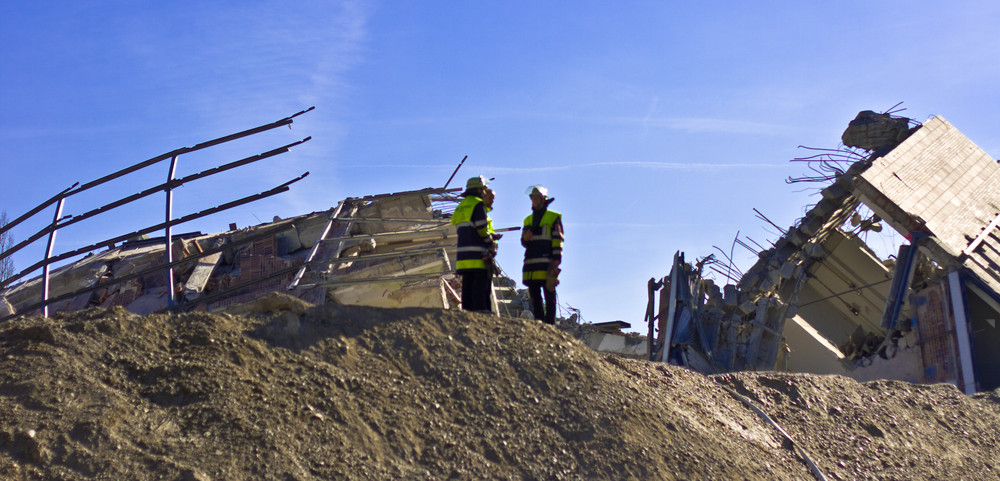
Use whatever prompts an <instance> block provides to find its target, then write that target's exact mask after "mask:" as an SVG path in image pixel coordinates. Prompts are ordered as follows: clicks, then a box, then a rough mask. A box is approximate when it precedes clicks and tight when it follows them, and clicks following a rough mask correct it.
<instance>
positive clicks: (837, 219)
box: [646, 111, 1000, 393]
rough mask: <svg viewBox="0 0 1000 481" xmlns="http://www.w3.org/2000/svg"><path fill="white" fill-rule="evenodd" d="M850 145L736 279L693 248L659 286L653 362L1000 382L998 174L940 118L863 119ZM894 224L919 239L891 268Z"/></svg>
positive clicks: (652, 312) (653, 298)
mask: <svg viewBox="0 0 1000 481" xmlns="http://www.w3.org/2000/svg"><path fill="white" fill-rule="evenodd" d="M911 125H912V126H911ZM842 141H843V144H844V147H843V148H842V149H839V150H838V151H837V154H836V156H830V155H826V154H824V155H821V156H818V157H816V158H813V159H812V160H813V161H816V162H822V163H823V165H822V167H823V169H824V170H823V172H824V173H827V174H828V175H825V176H819V177H817V178H813V179H810V180H817V181H828V182H829V184H828V185H826V187H825V188H823V189H822V192H821V194H822V198H821V200H820V201H819V202H818V203H816V204H815V205H814V206H812V207H811V209H809V210H808V212H807V213H806V215H805V216H804V217H802V218H801V219H800V220H799V221H798V222H797V223H796V224H795V225H793V226H792V227H790V228H789V229H787V230H784V232H783V235H781V237H780V238H779V239H778V240H777V241H775V242H774V243H773V246H771V247H770V248H768V249H764V250H762V251H760V252H759V258H758V260H757V262H756V263H755V264H754V265H753V266H752V267H751V268H750V269H749V270H748V271H747V272H746V273H745V274H743V275H742V277H740V278H739V280H738V282H736V283H735V284H729V285H725V286H723V287H720V286H718V285H716V284H715V282H714V281H713V280H712V279H710V278H709V277H710V276H709V275H708V272H706V270H707V266H708V265H710V264H711V263H712V262H713V256H708V257H706V258H702V259H699V260H697V261H696V262H694V263H688V262H685V257H684V254H683V253H680V252H678V253H677V254H676V255H675V259H674V263H673V266H672V269H671V272H670V274H669V275H667V276H666V277H664V278H662V279H661V280H659V281H657V280H656V279H650V281H649V306H648V309H647V314H646V322H647V323H648V326H649V333H650V336H649V344H650V348H649V352H650V353H651V354H650V359H651V360H656V361H663V362H671V363H674V364H679V365H684V366H688V367H690V368H692V369H694V370H697V371H701V372H704V373H719V372H727V371H739V370H773V369H777V370H788V371H796V372H811V373H819V374H841V375H846V376H849V377H852V378H855V379H858V380H861V381H866V380H872V379H898V380H904V381H909V382H915V383H939V382H946V383H952V384H954V385H956V386H957V387H958V388H959V389H961V390H963V391H964V392H966V393H972V392H976V391H984V390H992V389H996V388H998V387H1000V369H997V368H998V367H1000V366H998V364H1000V358H997V356H996V352H998V350H1000V330H998V329H997V319H1000V269H998V268H1000V232H998V231H997V227H998V224H1000V189H998V188H997V186H998V185H1000V165H998V164H997V161H996V160H994V159H993V158H991V157H990V156H989V155H988V154H987V153H986V152H984V151H983V150H982V149H980V148H979V147H978V146H976V145H975V144H974V143H973V142H972V141H971V140H969V139H968V138H966V137H965V136H964V135H963V134H962V133H961V132H959V131H958V129H956V128H955V127H954V126H953V125H951V124H950V123H949V122H948V121H946V120H945V119H944V118H942V117H939V116H938V117H932V118H931V119H929V120H927V121H926V122H924V123H923V124H916V123H915V122H913V121H911V120H910V119H906V118H903V117H896V116H893V115H890V114H877V113H874V112H871V111H865V112H861V113H860V114H859V115H858V117H857V118H856V119H855V120H854V121H852V122H851V123H850V125H849V126H848V128H847V130H846V131H845V132H844V134H843V137H842ZM845 159H846V161H844V160H845ZM835 160H838V161H839V163H838V162H835ZM883 224H884V225H888V226H889V227H891V228H892V229H893V230H894V231H895V232H897V233H898V234H899V235H900V236H902V238H903V239H905V242H904V243H903V244H902V245H900V247H899V249H898V252H897V253H895V255H894V256H887V258H886V259H880V258H879V257H878V255H876V253H875V252H874V251H873V250H872V249H871V248H869V246H868V245H866V244H865V242H864V241H863V238H864V234H863V233H864V232H870V231H878V230H880V229H881V226H882V225H883ZM657 291H659V292H658V294H659V295H658V300H659V302H658V307H655V305H656V303H657V295H656V294H657Z"/></svg>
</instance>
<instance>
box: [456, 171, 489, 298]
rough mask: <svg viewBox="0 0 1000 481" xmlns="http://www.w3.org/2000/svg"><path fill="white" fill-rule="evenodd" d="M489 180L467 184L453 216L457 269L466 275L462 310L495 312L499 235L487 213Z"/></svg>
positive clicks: (463, 284)
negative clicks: (495, 275)
mask: <svg viewBox="0 0 1000 481" xmlns="http://www.w3.org/2000/svg"><path fill="white" fill-rule="evenodd" d="M486 182H487V181H486V178H484V177H482V176H478V177H473V178H471V179H469V180H468V182H466V183H465V192H463V193H462V197H464V199H463V200H462V202H461V203H459V204H458V207H456V208H455V212H454V213H452V214H451V223H452V225H455V226H457V227H458V229H457V231H458V252H457V262H456V263H455V270H456V271H457V272H458V273H459V274H460V275H461V276H462V309H465V310H467V311H479V312H491V311H492V303H491V302H490V294H491V293H492V292H493V289H492V285H491V284H492V282H493V274H494V272H493V269H494V266H495V265H496V264H495V262H494V257H495V256H496V253H497V242H496V241H497V239H498V238H499V235H497V234H495V233H494V232H493V224H492V222H491V221H490V218H489V216H488V215H487V213H488V212H489V211H490V210H492V208H491V207H490V206H489V205H487V202H485V201H484V199H488V200H489V204H492V200H493V196H492V195H491V194H492V191H489V187H488V186H487V184H486Z"/></svg>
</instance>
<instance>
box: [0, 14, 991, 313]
mask: <svg viewBox="0 0 1000 481" xmlns="http://www.w3.org/2000/svg"><path fill="white" fill-rule="evenodd" d="M997 20H1000V4H998V3H996V2H987V1H982V2H961V1H959V2H949V3H947V4H945V2H929V1H907V2H902V1H880V2H871V1H867V2H860V1H848V2H825V3H819V2H775V1H770V2H769V1H764V2H719V1H707V2H683V3H682V2H670V1H662V2H654V1H623V2H597V1H577V2H538V1H530V2H529V1H502V2H501V1H481V2H458V1H450V2H446V1H420V2H414V1H410V2H407V1H395V2H388V1H358V2H336V1H310V0H305V1H298V2H293V3H281V4H278V3H276V2H258V1H240V2H224V1H219V2H194V1H186V0H180V1H175V2H169V3H167V2H155V4H154V2H132V1H104V0H94V1H88V2H46V1H42V2H5V3H4V4H3V5H2V6H0V44H2V45H3V48H0V163H2V166H3V173H4V175H3V179H4V181H5V182H3V185H2V186H0V209H3V210H6V211H7V214H8V216H9V217H17V216H19V215H20V214H22V213H23V212H25V211H27V210H28V209H30V208H31V207H33V206H35V205H37V204H38V203H40V202H42V201H43V200H45V199H47V198H49V197H51V196H52V195H53V194H55V193H57V192H59V191H60V190H62V189H64V188H66V187H69V186H70V185H71V184H72V183H73V182H77V181H80V182H86V181H89V180H93V179H95V178H98V177H100V176H103V175H105V174H108V173H111V172H114V171H116V170H118V169H121V168H124V167H127V166H129V165H131V164H133V163H136V162H139V161H141V160H145V159H147V158H150V157H153V156H155V155H158V154H161V153H165V152H168V151H170V150H173V149H176V148H179V147H185V146H191V145H194V144H196V143H199V142H202V141H205V140H209V139H212V138H215V137H219V136H222V135H225V134H229V133H232V132H236V131H239V130H243V129H246V128H250V127H254V126H257V125H260V124H264V123H268V122H271V121H274V120H278V119H280V118H282V117H285V116H287V115H290V114H292V113H295V112H298V111H300V110H302V109H304V108H307V107H310V106H315V107H316V110H315V111H313V112H310V113H308V114H307V115H304V116H302V117H300V118H298V119H297V120H296V122H295V123H294V124H293V126H292V129H290V130H289V129H284V128H282V129H279V130H276V131H272V132H269V133H267V134H262V135H259V136H255V137H253V138H251V139H247V140H246V141H242V142H238V143H235V144H233V145H228V144H227V145H226V146H225V147H221V148H217V149H211V150H210V151H205V152H203V153H199V154H191V155H189V156H184V157H181V159H180V164H179V167H178V176H183V175H187V174H191V173H195V172H199V171H201V170H204V169H206V168H209V167H212V166H215V165H217V164H220V163H224V162H228V161H232V160H235V159H238V158H241V157H244V156H247V155H251V154H256V153H259V152H263V151H265V150H269V149H271V148H273V147H276V146H278V145H283V144H285V143H289V142H293V141H296V140H299V139H301V138H304V137H306V136H312V137H313V139H312V140H311V141H310V142H308V143H306V144H304V145H302V146H299V147H297V148H295V149H293V150H292V151H291V152H290V153H287V154H284V155H282V156H280V157H278V158H276V159H271V160H267V161H263V162H261V163H259V164H255V165H254V166H251V167H245V168H242V169H238V170H236V171H234V172H230V173H226V174H220V175H218V176H215V177H212V178H210V179H209V180H205V181H200V182H196V183H194V184H189V185H187V186H185V187H183V188H181V189H179V190H178V191H177V192H176V194H175V209H174V212H175V214H176V215H177V216H180V215H184V214H187V213H191V212H195V211H199V210H202V209H204V208H206V207H210V206H214V205H217V204H221V203H224V202H227V201H229V200H232V199H235V198H239V197H243V196H246V195H250V194H255V193H258V192H261V191H264V190H267V189H269V188H271V187H274V186H276V185H278V184H280V183H282V182H285V181H287V180H290V179H292V178H294V177H296V176H298V175H299V174H301V173H303V172H306V171H309V172H310V176H309V177H307V178H306V179H305V180H303V181H301V182H299V183H297V184H295V185H294V186H293V188H292V190H291V191H290V192H288V193H285V194H282V195H280V196H277V197H274V198H271V199H268V200H265V201H261V202H258V203H255V204H251V205H250V206H247V207H244V208H239V209H236V210H233V211H228V212H225V213H221V214H216V215H213V216H211V217H208V218H206V219H203V220H201V221H197V222H193V223H191V224H186V225H183V226H180V227H178V228H177V229H176V230H175V232H187V231H194V230H200V231H202V232H218V231H222V230H225V229H226V228H227V226H228V225H229V223H231V222H235V223H237V224H238V225H240V226H247V225H254V224H258V223H260V222H264V221H269V220H271V218H272V217H273V216H275V215H278V216H282V217H288V216H293V215H297V214H303V213H308V212H313V211H320V210H325V209H327V208H330V207H331V206H334V205H336V203H337V201H339V200H340V199H342V198H344V197H347V196H362V195H368V194H376V193H385V192H394V191H401V190H412V189H419V188H424V187H438V186H441V185H443V184H444V182H445V181H446V180H447V178H448V176H449V175H450V174H451V172H452V170H453V169H454V167H455V166H456V165H457V163H458V161H459V160H461V159H462V157H463V156H465V155H468V156H469V159H468V161H467V162H466V164H465V166H464V167H463V168H462V170H461V171H460V173H459V175H458V176H457V177H458V180H457V181H453V182H457V183H461V181H464V179H465V178H467V177H469V176H473V175H477V174H483V175H486V176H488V177H495V178H496V180H495V181H494V186H495V189H496V190H497V192H498V200H497V205H496V208H495V210H494V212H493V214H492V216H493V218H494V223H495V224H496V225H497V226H515V225H520V223H521V219H523V217H524V216H525V215H526V214H527V213H528V209H529V201H528V198H527V196H526V195H525V193H524V190H525V188H526V187H527V186H528V185H531V184H535V183H541V184H544V185H546V186H548V187H549V189H550V192H551V195H552V196H554V197H555V198H556V199H557V200H556V202H555V203H554V204H553V205H552V208H553V209H555V210H558V211H560V212H562V213H563V215H564V221H565V225H566V236H567V243H566V252H565V261H564V263H563V269H564V274H563V277H562V279H563V280H562V285H561V286H560V296H561V297H560V302H561V304H563V305H564V306H572V307H575V308H578V309H581V311H582V313H583V317H584V319H585V320H586V321H588V322H602V321H610V320H616V319H621V320H624V321H626V322H631V323H632V324H633V327H634V328H635V329H636V330H639V331H643V332H644V331H645V327H644V326H640V325H639V324H640V322H641V320H642V314H643V312H644V309H645V303H646V281H647V280H648V279H649V278H651V277H656V278H659V277H662V276H664V275H666V274H667V273H668V272H669V267H670V262H671V259H672V257H673V254H674V252H675V251H678V250H680V251H684V252H686V254H687V257H688V259H689V260H690V259H694V258H696V257H702V256H705V255H708V254H712V253H716V252H717V251H716V250H715V249H713V246H719V247H722V248H724V249H725V250H728V249H729V247H730V246H731V244H732V241H733V238H734V237H735V236H736V234H737V232H739V233H740V235H741V237H742V236H750V237H751V238H753V239H754V240H756V241H757V242H760V243H762V244H763V243H765V241H767V240H773V239H775V238H776V237H777V233H776V230H775V229H774V228H772V227H770V226H769V225H768V224H767V223H765V222H763V221H762V220H760V219H758V218H757V217H756V214H755V213H754V212H753V209H754V208H756V209H758V210H760V211H761V212H763V213H764V214H765V215H766V216H767V217H768V218H770V219H771V220H773V221H774V222H775V223H777V224H778V225H781V226H788V225H791V224H792V223H794V222H795V221H796V220H797V219H798V218H799V217H800V216H801V215H802V214H803V213H804V211H805V208H806V206H808V205H809V204H812V203H814V202H815V201H816V193H817V191H818V188H819V187H820V186H818V185H813V184H794V185H789V184H786V183H785V179H786V178H788V177H790V176H799V175H803V174H807V173H808V172H807V170H806V168H805V166H804V165H803V164H801V163H791V162H789V160H790V159H792V158H795V157H802V156H806V155H810V154H811V153H810V152H807V151H804V150H803V149H800V148H798V146H799V145H805V146H809V147H821V148H835V147H837V145H838V144H839V142H840V134H841V133H842V132H843V129H844V127H846V125H847V123H848V122H849V121H850V120H851V119H853V118H854V116H855V115H856V114H857V112H858V111H860V110H866V109H870V110H878V111H884V110H886V109H889V108H890V107H892V106H893V105H895V104H897V103H899V102H903V105H902V107H904V108H906V109H907V110H905V111H903V112H902V114H903V115H907V116H910V117H912V118H915V119H917V120H920V121H922V120H925V119H926V118H928V117H929V116H931V115H943V116H944V117H945V118H947V119H948V120H949V121H950V122H952V123H953V124H954V125H956V126H957V127H958V128H959V129H961V130H962V131H963V132H964V133H965V134H966V135H967V136H969V137H970V138H971V139H972V140H973V141H975V142H976V143H978V144H979V145H980V146H981V147H982V148H983V149H985V150H986V151H987V152H989V153H990V154H991V155H993V156H994V157H996V156H998V155H1000V137H998V135H997V132H1000V115H997V114H996V113H995V112H993V110H994V109H993V107H995V106H996V105H1000V101H998V100H1000V99H998V96H1000V94H998V93H997V92H998V89H997V87H996V86H997V84H998V80H1000V63H998V62H997V61H996V59H997V58H1000V42H997V41H996V32H995V26H996V23H997ZM147 170H148V171H149V172H146V173H144V174H142V175H138V176H134V177H129V178H128V180H127V181H122V182H112V183H109V184H107V185H106V186H104V187H102V188H99V189H94V191H92V192H91V193H89V194H87V195H81V196H79V197H73V198H71V201H70V203H68V204H67V206H66V213H67V214H81V213H83V212H85V211H87V210H90V209H91V208H94V207H96V206H98V205H101V204H103V203H106V202H107V201H108V200H110V199H114V198H118V197H121V196H124V195H127V194H131V193H134V192H138V191H139V190H142V189H143V188H145V187H148V186H151V185H155V184H158V183H161V182H163V181H164V180H165V177H166V164H165V163H164V164H163V166H162V168H152V169H147ZM144 172H145V171H144ZM51 215H52V214H51V211H47V212H46V213H45V214H42V215H40V216H39V217H38V218H37V220H35V221H33V222H32V223H28V224H25V226H24V227H23V228H20V229H18V230H17V231H16V232H15V237H17V238H23V237H25V236H27V235H28V234H30V233H32V232H34V231H36V230H38V229H40V228H41V226H42V225H44V224H45V223H47V222H49V221H50V220H51ZM163 215H164V213H163V199H162V196H154V197H152V198H149V199H148V200H147V201H144V202H141V203H138V204H137V205H135V206H133V207H130V208H128V209H123V210H120V211H115V212H114V213H112V214H104V215H101V216H98V217H97V218H95V219H93V220H92V221H89V222H84V223H81V224H79V225H77V226H73V227H69V228H67V229H65V230H64V231H60V233H59V237H58V239H57V244H56V250H57V251H64V250H69V249H71V248H73V247H77V246H82V245H87V244H90V243H92V242H95V241H98V240H100V239H103V238H106V237H110V236H111V235H114V234H118V233H127V232H131V231H133V230H135V229H136V228H138V227H141V226H145V225H149V224H153V223H157V222H160V221H162V218H163ZM43 244H44V243H43V242H40V243H37V244H36V245H34V246H32V247H31V248H30V249H26V250H25V251H24V252H23V253H21V254H19V255H18V256H17V257H16V258H15V261H16V264H17V267H18V268H21V267H26V266H28V265H30V264H32V263H34V262H36V261H37V260H39V259H40V258H41V255H42V252H43V250H44V245H43ZM522 253H523V252H522V250H521V248H520V246H519V244H518V243H517V240H516V238H515V236H509V237H507V238H505V239H503V240H502V241H501V246H500V261H501V266H502V267H503V268H504V269H505V270H506V271H507V272H509V273H511V274H514V275H515V276H516V273H517V272H518V271H519V270H520V257H521V255H522ZM736 258H737V261H738V264H739V266H740V267H741V268H746V267H748V266H749V265H750V264H752V262H753V261H754V255H753V254H752V253H750V252H749V251H746V250H741V249H740V248H739V247H737V250H736Z"/></svg>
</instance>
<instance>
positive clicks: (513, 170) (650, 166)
mask: <svg viewBox="0 0 1000 481" xmlns="http://www.w3.org/2000/svg"><path fill="white" fill-rule="evenodd" d="M338 167H340V168H351V167H358V168H365V169H373V168H380V169H446V168H449V167H451V166H450V165H446V164H436V165H431V164H367V163H366V164H354V165H340V166H338ZM601 167H616V168H619V167H634V168H637V169H646V170H677V171H711V170H720V169H726V170H730V169H742V168H750V169H774V168H779V167H784V164H778V163H775V164H761V163H747V164H737V163H724V164H707V163H690V162H638V161H633V162H584V163H579V164H566V165H548V166H542V167H496V166H484V167H481V168H480V170H481V171H483V172H485V173H490V174H493V173H497V174H531V173H537V172H558V171H566V170H574V169H586V168H601Z"/></svg>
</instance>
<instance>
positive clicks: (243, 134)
mask: <svg viewBox="0 0 1000 481" xmlns="http://www.w3.org/2000/svg"><path fill="white" fill-rule="evenodd" d="M315 108H316V107H309V108H308V109H305V110H302V111H299V112H296V113H294V114H292V115H289V116H288V117H285V118H283V119H281V120H278V121H275V122H271V123H269V124H265V125H261V126H258V127H254V128H252V129H247V130H244V131H242V132H237V133H235V134H230V135H226V136H224V137H219V138H217V139H213V140H209V141H207V142H202V143H200V144H196V145H195V146H193V147H182V148H179V149H176V150H173V151H171V152H167V153H165V154H160V155H157V156H156V157H153V158H151V159H148V160H144V161H142V162H139V163H138V164H135V165H133V166H131V167H126V168H124V169H122V170H119V171H118V172H114V173H112V174H108V175H105V176H104V177H101V178H99V179H97V180H93V181H90V182H88V183H86V184H84V185H80V183H79V182H77V183H75V184H73V185H72V186H71V187H70V188H68V189H66V190H64V191H62V192H61V193H59V194H57V195H55V196H53V197H52V198H50V199H49V200H46V201H45V202H42V203H41V204H39V205H38V206H37V207H35V208H34V209H31V210H30V211H29V212H28V213H26V214H24V215H22V216H20V217H18V218H17V219H15V220H14V221H12V222H10V223H8V224H7V225H5V226H4V227H2V228H0V232H5V231H7V230H8V229H10V228H12V227H14V226H15V225H17V224H20V223H21V222H23V221H24V220H26V219H28V218H30V217H32V216H34V215H35V214H37V213H38V212H40V211H42V210H43V209H45V208H46V207H48V206H50V205H52V204H54V203H56V202H58V201H59V199H60V198H62V197H69V196H71V195H75V194H79V193H80V192H83V191H85V190H88V189H91V188H93V187H97V186H98V185H101V184H103V183H105V182H108V181H111V180H114V179H117V178H118V177H121V176H123V175H127V174H131V173H132V172H135V171H137V170H141V169H144V168H146V167H149V166H151V165H153V164H156V163H159V162H162V161H164V160H166V159H169V158H171V157H173V156H176V155H181V154H186V153H189V152H195V151H197V150H202V149H206V148H208V147H212V146H215V145H219V144H223V143H226V142H229V141H232V140H236V139H241V138H243V137H247V136H250V135H254V134H258V133H261V132H266V131H268V130H272V129H276V128H278V127H281V126H284V125H289V124H291V123H292V122H293V120H292V119H294V118H295V117H298V116H299V115H302V114H304V113H306V112H309V111H311V110H313V109H315ZM77 186H79V187H78V188H77Z"/></svg>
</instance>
